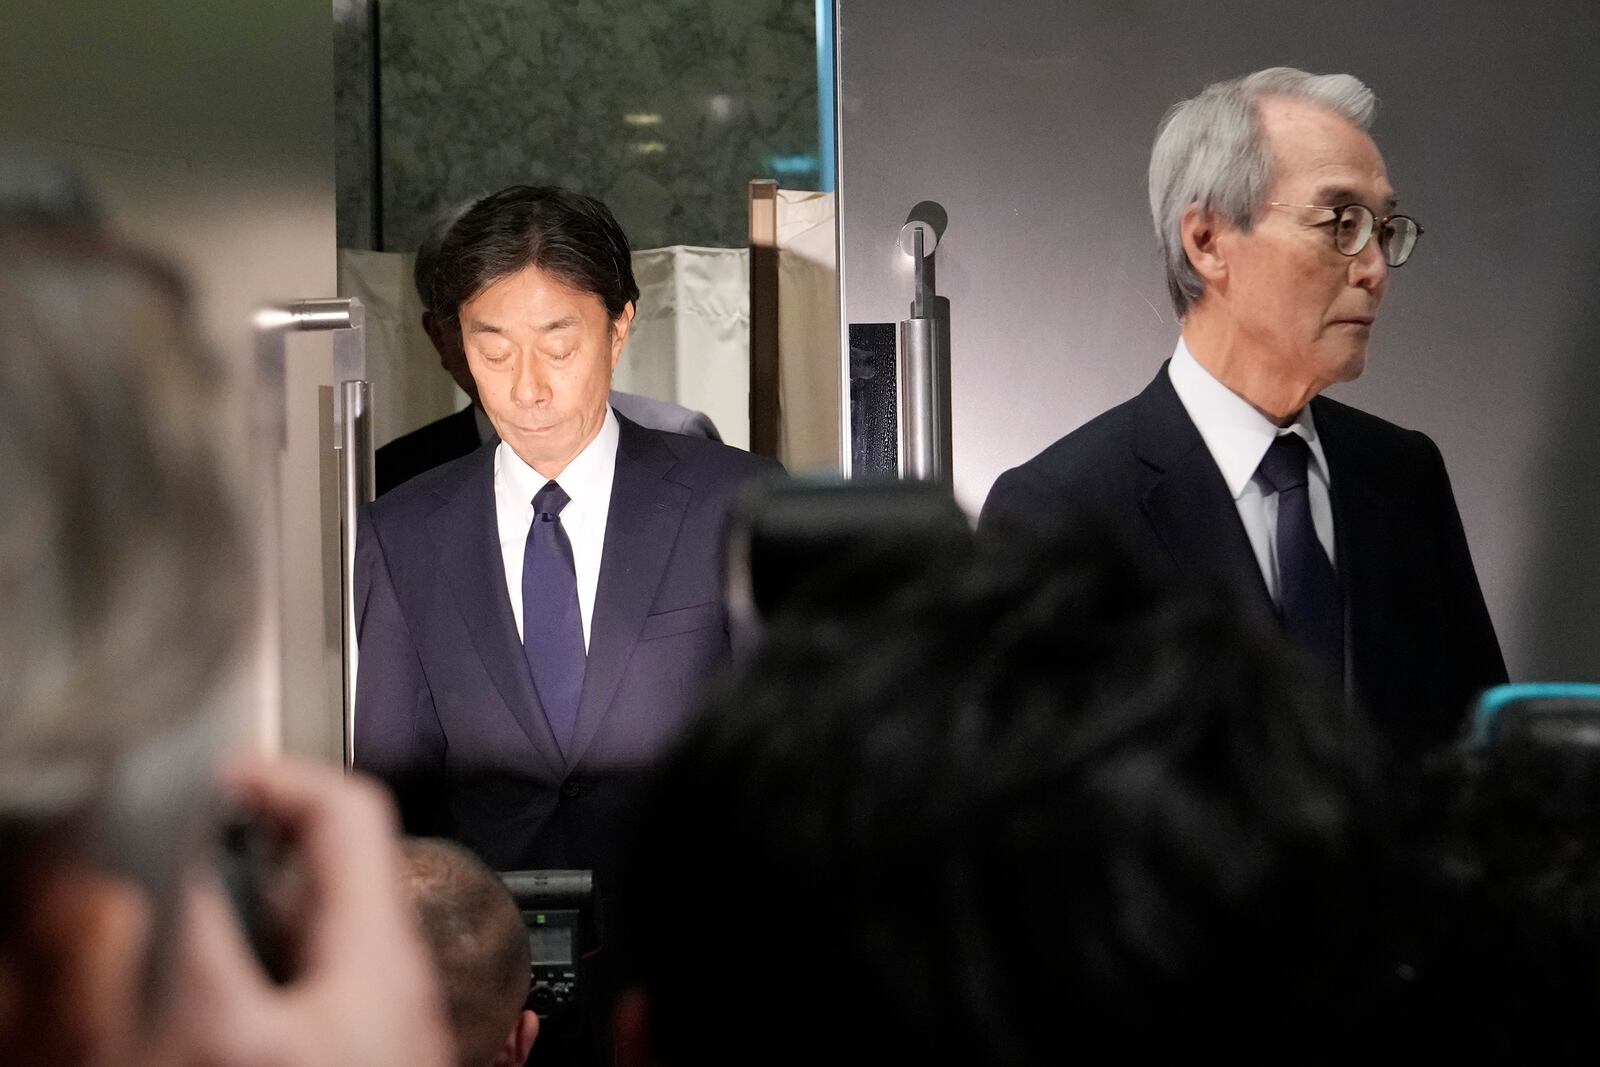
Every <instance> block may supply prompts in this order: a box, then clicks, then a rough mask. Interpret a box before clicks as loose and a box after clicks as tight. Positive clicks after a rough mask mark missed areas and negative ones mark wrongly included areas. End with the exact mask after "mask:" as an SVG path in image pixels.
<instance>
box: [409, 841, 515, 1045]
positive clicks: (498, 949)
mask: <svg viewBox="0 0 1600 1067" xmlns="http://www.w3.org/2000/svg"><path fill="white" fill-rule="evenodd" d="M404 852H405V886H406V894H407V896H408V897H409V898H410V899H411V902H412V904H413V905H414V906H415V907H416V909H417V914H418V917H419V918H420V919H421V922H422V935H423V939H424V940H425V941H427V943H428V948H429V950H430V951H431V953H432V955H433V962H434V965H435V966H436V967H437V968H438V970H439V977H440V979H441V981H442V982H443V985H444V990H445V998H446V1000H447V1002H448V1005H449V1010H450V1025H451V1029H452V1030H453V1031H454V1032H455V1040H456V1062H457V1064H459V1067H521V1065H522V1063H523V1062H524V1061H525V1060H527V1058H528V1051H529V1049H531V1048H532V1047H533V1042H534V1038H536V1037H537V1036H538V1034H539V1016H538V1015H536V1014H534V1013H533V1012H532V1011H530V1010H528V1009H527V1008H526V1007H525V1004H526V1002H527V999H528V988H529V985H530V983H531V975H532V963H531V961H530V959H529V950H528V933H527V930H526V929H525V928H524V927H523V925H522V914H521V912H519V911H518V910H517V905H516V901H514V900H513V899H512V897H511V893H510V892H509V891H508V890H507V889H506V887H505V884H504V883H502V882H501V881H500V879H499V877H498V876H497V875H496V874H495V873H494V872H493V871H492V870H490V869H489V868H488V867H487V866H486V865H485V864H484V863H483V861H482V860H480V859H478V857H476V856H474V855H473V854H472V853H471V852H468V851H467V850H466V849H464V848H462V847H461V846H460V845H457V844H454V843H452V842H449V841H442V840H438V839H436V838H413V839H412V840H409V841H407V842H406V843H405V846H404Z"/></svg>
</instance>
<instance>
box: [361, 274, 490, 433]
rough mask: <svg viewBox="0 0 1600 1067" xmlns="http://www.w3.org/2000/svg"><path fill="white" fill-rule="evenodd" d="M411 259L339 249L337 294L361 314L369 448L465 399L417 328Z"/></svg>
mask: <svg viewBox="0 0 1600 1067" xmlns="http://www.w3.org/2000/svg"><path fill="white" fill-rule="evenodd" d="M415 259H416V257H415V256H414V255H411V254H409V253H400V252H367V251H364V250H362V249H357V248H341V249H339V295H340V296H353V297H357V298H358V299H360V301H361V305H362V307H363V308H364V309H365V311H366V316H367V318H366V337H367V379H368V381H370V382H371V383H372V441H373V444H374V445H375V446H376V445H386V444H388V443H389V442H390V441H392V440H394V439H395V438H396V437H399V436H400V435H401V434H403V433H406V432H408V431H411V430H415V429H416V428H417V427H418V426H422V425H424V424H425V423H429V422H432V421H433V420H434V419H437V418H441V417H443V416H445V415H448V414H450V413H451V412H452V411H459V410H460V409H461V408H463V407H465V406H466V403H467V397H466V394H464V393H463V392H462V391H461V390H459V389H457V388H456V384H455V382H453V381H451V380H450V375H448V374H446V373H445V372H444V369H443V368H442V367H440V366H439V356H438V354H437V353H436V352H434V350H433V343H432V342H431V341H429V340H428V335H427V334H426V333H424V332H423V331H422V303H421V302H420V301H419V300H418V299H417V291H416V289H415V288H414V287H413V286H412V284H411V264H412V261H413V260H415Z"/></svg>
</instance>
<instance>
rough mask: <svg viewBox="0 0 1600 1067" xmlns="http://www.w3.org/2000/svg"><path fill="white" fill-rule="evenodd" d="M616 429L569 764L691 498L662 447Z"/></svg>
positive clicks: (623, 662)
mask: <svg viewBox="0 0 1600 1067" xmlns="http://www.w3.org/2000/svg"><path fill="white" fill-rule="evenodd" d="M617 422H618V423H619V424H620V427H621V436H620V439H619V441H618V443H617V470H616V477H615V479H614V480H613V482H612V486H611V509H610V512H609V513H608V515H607V516H606V537H605V547H604V549H603V550H602V552H601V556H600V582H599V585H598V586H597V587H596V589H595V598H594V615H593V618H592V619H591V620H590V625H589V662H588V667H587V669H586V670H585V672H584V676H583V695H582V696H581V697H580V698H579V701H578V722H577V726H576V728H575V730H574V739H573V740H574V743H573V749H572V758H571V761H572V763H574V764H576V763H577V762H578V761H579V760H580V759H582V758H583V754H584V752H585V751H586V750H587V749H588V747H589V744H590V742H592V741H593V740H594V736H595V733H596V732H597V731H598V730H599V729H600V724H601V722H603V721H604V719H605V716H606V711H607V710H608V709H609V708H610V706H611V702H612V700H613V698H614V697H615V696H616V693H617V686H618V684H619V683H620V682H621V680H622V675H623V672H624V671H625V670H626V669H627V666H628V659H629V658H630V657H631V656H632V655H633V650H634V646H635V645H636V644H637V643H638V639H639V631H640V629H641V628H642V627H643V626H644V620H645V616H646V615H647V614H649V612H650V606H651V604H652V603H653V602H654V601H655V595H656V590H657V589H659V588H660V586H661V578H662V575H663V574H664V573H665V572H666V568H667V560H668V559H669V558H670V557H671V556H672V548H673V545H674V544H675V543H676V541H677V538H678V527H679V526H680V525H681V524H682V522H683V516H684V512H685V511H686V510H687V509H688V506H689V497H690V495H691V494H690V490H689V489H688V487H687V486H683V485H680V484H678V483H677V482H673V481H670V480H668V479H667V478H666V474H667V472H668V471H669V470H670V469H671V468H672V466H673V464H674V463H676V462H677V460H676V457H674V456H673V454H672V453H671V452H670V451H669V450H668V449H667V448H666V446H665V445H663V444H661V442H660V441H659V440H657V439H656V438H655V437H654V436H653V435H652V434H651V433H650V432H649V431H647V430H643V429H641V428H640V427H639V426H637V425H635V424H634V423H632V422H630V421H629V420H628V419H626V418H623V417H621V416H618V418H617Z"/></svg>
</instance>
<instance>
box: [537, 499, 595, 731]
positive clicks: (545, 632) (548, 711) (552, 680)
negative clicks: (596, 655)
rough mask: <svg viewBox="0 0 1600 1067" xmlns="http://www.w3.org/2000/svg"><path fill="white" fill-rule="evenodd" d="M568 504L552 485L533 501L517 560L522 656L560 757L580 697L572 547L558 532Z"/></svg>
mask: <svg viewBox="0 0 1600 1067" xmlns="http://www.w3.org/2000/svg"><path fill="white" fill-rule="evenodd" d="M570 502H571V501H570V498H569V497H568V496H567V494H566V493H564V492H563V491H562V489H561V487H560V486H559V485H557V484H556V483H555V482H546V483H545V486H544V488H543V489H540V490H539V491H538V492H537V493H536V494H534V497H533V525H532V526H529V527H528V545H527V550H526V552H525V553H524V555H523V557H522V650H523V654H524V655H526V656H527V658H528V670H529V671H530V672H532V674H533V685H534V688H535V689H536V690H538V693H539V703H541V704H543V705H544V714H545V718H546V719H547V720H549V723H550V729H551V730H552V731H553V732H554V733H555V735H556V742H557V743H558V744H559V745H560V746H561V750H562V752H563V753H566V752H568V751H569V750H570V747H571V744H572V731H573V726H574V725H575V724H576V723H577V721H578V696H579V694H580V693H582V692H583V669H584V666H585V663H586V659H585V654H584V648H583V616H582V615H580V614H579V612H578V576H577V572H576V570H575V569H574V567H573V563H572V542H571V541H570V540H568V539H567V531H566V530H564V529H562V528H561V509H562V508H564V507H566V506H567V504H568V503H570Z"/></svg>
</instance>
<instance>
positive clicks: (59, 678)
mask: <svg viewBox="0 0 1600 1067" xmlns="http://www.w3.org/2000/svg"><path fill="white" fill-rule="evenodd" d="M0 262H4V263H5V265H6V269H5V270H4V271H3V272H0V500H4V501H5V507H4V508H3V509H0V603H3V604H4V605H5V610H4V612H0V813H5V814H10V815H13V816H16V815H21V814H23V813H26V812H32V813H34V815H35V816H40V817H42V816H44V815H47V814H49V813H50V812H51V811H52V810H55V809H58V808H59V807H60V806H61V805H65V804H71V803H75V802H76V801H78V800H81V799H82V798H83V795H84V793H85V792H86V791H90V790H94V789H96V788H98V787H99V786H101V785H103V784H104V781H105V778H106V775H107V774H108V773H109V771H110V770H111V769H112V768H113V767H114V766H115V765H116V764H117V763H118V761H119V760H121V759H122V758H123V757H124V756H125V755H126V754H128V753H129V752H131V751H132V750H134V749H136V748H138V747H139V746H141V745H143V744H145V743H146V742H149V741H151V740H152V739H153V738H155V737H157V736H159V735H161V734H163V733H167V732H170V731H171V730H173V729H177V728H179V727H181V726H183V725H185V724H186V723H188V722H191V721H192V720H194V719H195V718H196V717H197V716H198V715H199V714H200V713H201V712H202V711H203V710H204V705H205V704H206V703H207V701H208V700H210V699H211V698H212V697H213V695H214V693H215V692H216V689H217V687H218V685H219V684H221V683H222V682H223V681H225V680H226V679H227V678H228V676H229V673H228V672H229V671H230V669H231V668H232V667H233V666H234V664H235V660H234V656H235V655H236V653H237V650H238V647H239V645H240V642H241V639H242V637H243V635H244V633H245V632H246V627H247V626H248V620H249V617H250V611H249V604H250V599H249V598H250V574H251V568H250V566H249V564H248V561H247V558H246V551H245V541H244V536H243V532H242V528H241V524H240V521H239V517H238V513H237V511H236V507H235V498H234V496H233V494H232V492H231V491H230V489H229V487H228V482H227V479H226V477H225V471H224V467H223V461H222V459H221V456H220V453H219V450H218V448H217V445H216V437H215V431H214V429H213V428H212V427H213V425H214V424H215V422H216V417H215V416H216V408H215V403H214V401H215V392H216V389H217V387H218V385H219V384H220V375H219V372H218V368H217V366H216V365H215V364H214V363H213V361H212V358H211V356H210V354H209V352H208V351H207V350H206V349H205V348H204V347H203V346H202V345H201V344H200V343H199V341H198V340H197V336H196V334H195V331H194V328H193V323H192V318H191V315H190V313H189V309H188V303H187V300H186V296H185V293H184V289H183V286H182V284H181V282H180V281H179V280H178V278H177V276H176V275H175V274H173V273H172V272H170V271H169V270H168V269H166V268H165V267H164V266H163V265H161V264H160V263H158V262H156V261H154V260H152V259H148V258H146V257H144V256H143V255H142V254H140V253H138V252H136V251H133V250H131V249H128V248H125V247H122V246H120V245H117V244H116V243H115V242H113V241H112V240H110V239H109V238H107V237H105V236H103V235H102V234H99V233H96V232H92V231H89V230H87V229H76V230H70V229H62V228H60V227H55V226H45V227H40V226H32V225H25V226H16V225H4V224H0Z"/></svg>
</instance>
